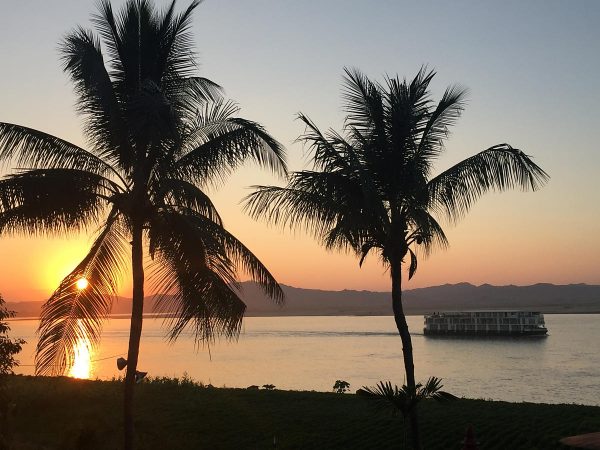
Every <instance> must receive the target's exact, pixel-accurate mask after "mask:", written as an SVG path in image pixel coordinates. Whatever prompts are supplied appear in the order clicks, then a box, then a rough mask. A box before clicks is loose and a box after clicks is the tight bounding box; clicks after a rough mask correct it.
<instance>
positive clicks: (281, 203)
mask: <svg viewBox="0 0 600 450" xmlns="http://www.w3.org/2000/svg"><path fill="white" fill-rule="evenodd" d="M434 75H435V72H434V71H429V70H427V69H426V68H425V67H423V68H421V70H419V72H418V73H417V75H416V76H415V78H414V79H413V80H411V81H407V80H400V79H399V78H398V77H396V78H387V79H386V80H385V83H384V84H380V83H376V82H373V81H371V80H369V79H368V78H367V77H366V76H365V75H363V74H362V73H361V72H359V71H358V70H349V69H346V70H345V77H344V91H343V98H344V101H345V111H346V113H347V116H346V119H345V126H344V131H345V135H346V136H345V137H344V136H342V135H341V134H339V133H337V132H335V131H333V130H330V131H328V132H327V133H326V134H324V133H322V132H321V131H320V130H319V129H318V128H317V126H316V125H315V124H314V123H313V122H312V121H311V120H310V119H309V118H308V117H306V116H304V115H302V114H300V116H299V118H300V120H301V121H302V122H303V123H304V124H305V126H306V131H305V134H303V135H302V136H300V138H299V141H301V142H303V143H305V144H307V145H308V146H309V148H310V149H311V150H312V152H313V156H312V161H313V164H314V169H313V170H304V171H300V172H294V173H292V174H290V177H289V182H288V184H287V186H285V187H275V186H256V191H255V192H254V193H252V194H250V195H249V196H248V197H247V198H246V204H245V208H246V210H247V211H249V213H250V214H251V215H252V216H253V217H254V218H265V219H266V220H267V221H269V222H271V223H273V224H276V225H281V226H290V227H304V228H305V229H306V230H307V231H309V232H310V233H311V234H313V235H314V236H315V237H316V238H317V239H319V240H320V241H322V242H323V243H324V245H325V247H326V248H328V249H340V250H350V251H353V252H354V253H355V254H356V255H357V256H358V258H359V260H360V262H359V264H360V265H362V263H363V261H364V259H365V257H366V256H367V255H368V254H369V252H371V251H372V250H373V251H376V252H377V253H378V254H379V257H380V259H381V262H382V263H383V264H384V265H385V267H387V268H388V269H389V271H390V276H391V281H392V309H393V312H394V319H395V321H396V326H397V328H398V332H399V334H400V337H401V338H402V350H403V355H404V367H405V371H406V382H407V386H408V387H409V388H410V389H414V388H415V386H416V384H415V376H414V364H413V350H412V343H411V338H410V334H409V330H408V325H407V323H406V318H405V316H404V311H403V308H402V268H403V265H405V264H406V265H408V277H409V278H411V277H412V276H413V275H414V274H415V272H416V270H417V254H419V251H417V247H418V248H419V249H420V254H424V255H427V254H429V253H430V252H431V251H432V250H433V249H434V248H436V247H446V246H447V244H448V241H447V239H446V235H445V234H444V231H443V229H442V227H441V225H440V224H439V222H438V218H439V216H445V217H446V218H447V219H449V220H450V221H456V220H458V219H460V218H461V217H462V216H463V215H464V214H465V213H466V212H467V211H468V210H469V207H470V206H471V205H472V204H473V202H474V201H475V200H476V199H478V198H479V197H480V196H481V195H482V194H484V193H485V192H488V191H490V190H496V191H504V190H506V189H509V188H513V187H520V188H521V189H523V190H528V189H532V190H536V189H537V188H538V187H539V186H540V185H541V184H543V183H544V182H545V181H546V180H547V178H548V176H547V174H546V173H545V172H544V171H543V170H542V169H540V168H539V167H538V166H537V165H535V164H534V163H533V162H532V161H531V159H530V158H529V157H528V156H527V155H525V154H524V153H523V152H522V151H520V150H518V149H515V148H512V147H511V146H510V145H508V144H500V145H495V146H493V147H490V148H488V149H486V150H484V151H482V152H480V153H477V154H476V155H474V156H471V157H470V158H467V159H465V160H464V161H461V162H460V163H458V164H456V165H455V166H453V167H450V168H449V169H447V170H445V171H443V172H441V173H439V174H438V175H435V176H432V175H433V163H434V162H435V160H436V158H438V157H439V156H440V154H441V153H442V151H443V149H444V146H443V143H444V140H445V139H446V138H447V137H448V128H449V127H450V126H451V125H452V124H454V122H455V121H456V120H457V119H458V117H459V116H460V114H461V112H462V110H463V108H464V101H465V95H466V90H465V89H463V88H460V87H457V86H450V87H448V88H447V89H446V91H445V93H444V95H443V96H442V99H441V100H440V101H439V102H438V103H437V104H435V103H434V102H433V101H432V100H431V97H430V93H429V84H430V82H431V80H432V78H433V77H434ZM407 258H408V260H407ZM411 424H412V435H413V436H412V437H413V446H414V447H415V448H419V447H420V444H419V442H420V440H419V435H418V421H417V415H416V409H415V410H413V411H412V412H411Z"/></svg>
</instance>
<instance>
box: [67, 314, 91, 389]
mask: <svg viewBox="0 0 600 450" xmlns="http://www.w3.org/2000/svg"><path fill="white" fill-rule="evenodd" d="M77 324H78V325H79V331H80V332H79V339H78V340H77V344H76V345H75V349H74V355H73V362H72V365H71V367H70V368H69V376H70V377H73V378H90V376H91V372H92V350H91V346H90V342H89V340H88V338H87V336H86V335H85V330H84V328H83V325H82V324H81V321H80V320H78V321H77Z"/></svg>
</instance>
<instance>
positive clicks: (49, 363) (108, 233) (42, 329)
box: [35, 212, 129, 375]
mask: <svg viewBox="0 0 600 450" xmlns="http://www.w3.org/2000/svg"><path fill="white" fill-rule="evenodd" d="M125 233H126V230H125V229H124V227H123V225H122V224H121V223H120V219H119V216H118V214H117V213H116V212H113V213H112V214H111V216H110V217H109V219H108V220H107V222H106V224H105V226H104V228H103V230H102V231H101V233H100V234H99V236H98V237H97V238H96V240H95V242H94V244H93V245H92V248H91V249H90V252H89V253H88V255H87V256H86V257H85V258H84V259H83V261H81V262H80V263H79V264H78V265H77V267H76V268H75V269H74V270H73V271H72V272H71V273H70V274H69V275H67V276H66V277H65V278H64V279H63V281H62V282H61V283H60V286H59V287H58V288H57V289H56V291H54V293H53V294H52V296H51V297H50V299H49V300H48V301H47V302H46V303H45V304H44V306H43V307H42V311H41V313H40V325H39V328H38V334H39V341H38V344H37V349H36V356H35V364H36V368H35V370H36V374H38V375H62V374H64V372H65V370H66V369H67V368H68V367H69V366H70V365H71V364H72V363H73V359H74V355H75V349H76V348H77V346H78V345H81V344H84V345H89V346H91V347H92V349H93V348H95V347H97V345H98V344H99V342H100V331H101V329H102V323H103V321H104V320H105V319H107V318H108V315H109V314H110V310H111V307H112V301H113V298H114V296H115V295H116V293H117V285H118V282H119V280H120V279H121V275H122V273H123V271H124V269H125V268H126V261H127V259H126V256H127V254H128V251H129V245H128V239H127V235H126V234H125ZM80 278H85V279H87V280H88V283H89V284H88V287H87V288H85V289H81V290H80V289H78V288H77V285H76V284H77V281H78V280H79V279H80Z"/></svg>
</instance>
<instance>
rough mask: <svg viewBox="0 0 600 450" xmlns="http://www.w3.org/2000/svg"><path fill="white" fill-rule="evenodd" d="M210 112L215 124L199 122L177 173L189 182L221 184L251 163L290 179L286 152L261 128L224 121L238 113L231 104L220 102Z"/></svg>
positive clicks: (233, 118) (189, 140) (246, 121)
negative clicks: (239, 168) (249, 160)
mask: <svg viewBox="0 0 600 450" xmlns="http://www.w3.org/2000/svg"><path fill="white" fill-rule="evenodd" d="M208 108H209V109H207V110H205V114H208V115H210V117H215V120H199V122H198V127H197V128H196V129H195V130H194V131H193V132H191V133H190V138H189V139H188V140H187V148H190V150H188V151H187V152H186V153H184V154H183V155H181V157H179V158H178V160H177V162H176V166H177V169H178V170H179V171H180V172H181V173H182V174H183V175H184V176H185V177H186V178H187V179H189V180H190V181H193V182H198V183H202V184H205V183H211V182H212V183H218V182H219V181H223V180H224V179H225V177H226V176H228V175H229V174H230V173H231V172H232V171H233V170H234V169H236V168H237V167H238V166H239V165H240V164H241V163H242V162H244V161H245V160H248V159H251V160H254V161H255V162H256V163H257V164H259V165H260V166H261V167H266V168H268V169H270V170H271V171H272V172H273V173H275V174H278V175H281V176H284V175H286V173H287V172H286V166H285V149H284V148H283V146H282V145H281V144H280V143H279V142H277V141H276V140H275V139H274V138H273V137H271V136H270V135H269V134H268V133H267V132H266V131H265V129H264V128H263V127H262V126H261V125H259V124H257V123H256V122H252V121H249V120H246V119H241V118H235V117H226V118H225V117H221V116H222V115H224V114H229V113H230V112H232V111H234V109H232V108H231V106H230V104H227V103H221V102H217V103H216V104H215V105H211V106H209V107H208ZM211 108H212V109H211ZM224 109H225V112H224V111H223V110H224Z"/></svg>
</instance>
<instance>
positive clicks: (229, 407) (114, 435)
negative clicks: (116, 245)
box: [8, 376, 600, 450]
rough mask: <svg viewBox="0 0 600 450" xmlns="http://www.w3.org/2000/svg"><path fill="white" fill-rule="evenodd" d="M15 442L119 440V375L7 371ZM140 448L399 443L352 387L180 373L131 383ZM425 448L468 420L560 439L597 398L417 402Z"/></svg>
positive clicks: (503, 444)
mask: <svg viewBox="0 0 600 450" xmlns="http://www.w3.org/2000/svg"><path fill="white" fill-rule="evenodd" d="M8 383H9V392H10V395H11V397H12V401H13V403H14V404H15V405H16V407H15V410H14V413H13V417H12V419H11V423H10V424H9V425H10V430H11V434H12V436H10V439H11V441H12V447H10V448H14V449H17V450H18V449H118V448H120V444H121V433H122V429H121V423H122V418H121V402H122V384H121V383H120V382H118V381H83V380H72V379H67V378H34V377H24V376H14V377H10V378H9V380H8ZM135 408H136V431H137V444H138V448H140V449H160V450H164V449H272V448H274V447H273V438H274V437H276V439H277V447H276V448H278V449H284V448H285V449H330V448H331V449H351V448H361V449H362V448H365V449H368V448H372V449H388V448H389V449H391V448H394V449H398V448H402V441H403V432H402V422H401V419H400V418H399V417H391V416H390V415H387V414H385V413H381V412H375V411H374V409H373V408H372V405H371V404H370V403H369V402H368V401H367V400H366V399H364V398H361V397H357V396H355V395H352V394H333V393H331V394H328V393H318V392H293V391H262V390H261V391H250V390H245V389H215V388H205V387H200V386H196V385H194V384H193V383H189V382H186V381H184V382H182V381H181V380H179V381H175V380H162V381H155V382H152V383H142V384H140V385H139V386H137V387H136V407H135ZM420 420H421V424H422V433H423V441H424V446H425V448H426V449H438V448H439V449H460V448H461V441H462V439H463V437H464V432H465V428H466V427H467V425H468V424H469V423H472V424H473V425H474V427H475V434H476V436H477V440H478V441H479V442H480V446H481V447H480V448H481V449H502V450H504V449H544V450H547V449H553V448H564V447H562V446H561V445H560V444H559V443H558V439H560V438H561V437H565V436H569V435H573V434H578V433H586V432H593V431H600V407H592V406H578V405H545V404H531V403H521V404H515V403H506V402H492V401H484V400H459V401H457V402H453V403H447V404H438V403H434V402H426V403H424V404H423V405H422V407H421V409H420Z"/></svg>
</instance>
